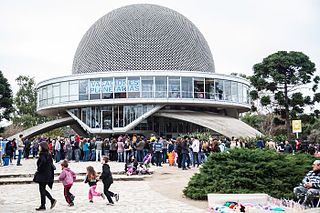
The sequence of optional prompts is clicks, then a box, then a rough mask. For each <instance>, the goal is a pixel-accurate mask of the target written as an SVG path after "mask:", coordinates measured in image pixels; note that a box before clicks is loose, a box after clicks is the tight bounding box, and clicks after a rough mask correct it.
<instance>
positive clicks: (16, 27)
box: [0, 0, 320, 92]
mask: <svg viewBox="0 0 320 213" xmlns="http://www.w3.org/2000/svg"><path fill="white" fill-rule="evenodd" d="M134 3H153V4H158V5H161V6H165V7H169V8H171V9H173V10H176V11H177V12H179V13H181V14H183V15H184V16H186V17H187V18H188V19H190V20H191V21H192V22H193V23H194V24H195V25H196V26H197V27H198V28H199V30H200V31H201V32H202V34H203V35H204V37H205V38H206V40H207V41H208V43H209V46H210V49H211V52H212V55H213V59H214V62H215V67H216V72H217V73H224V74H230V73H232V72H237V73H244V74H248V75H250V74H252V72H253V71H252V66H253V65H254V64H255V63H258V62H261V60H262V59H263V58H264V57H266V56H268V55H269V54H271V53H274V52H276V51H279V50H286V51H302V52H304V53H305V54H307V55H308V56H309V57H310V59H311V60H312V61H313V62H315V63H316V66H317V68H318V70H317V74H320V72H319V69H320V68H319V66H320V45H319V44H320V43H319V41H320V1H317V0H300V1H298V0H264V1H262V0H260V1H257V0H241V1H239V0H223V1H222V0H220V1H216V0H201V1H200V0H157V1H154V0H144V1H142V0H104V1H103V0H51V1H49V0H47V1H45V0H28V1H26V0H20V1H18V0H0V70H2V71H3V73H4V75H5V77H6V78H8V79H9V82H10V84H11V85H12V88H13V90H14V92H16V90H17V86H16V83H15V81H14V79H15V78H16V77H18V76H19V75H21V74H23V75H28V76H31V77H35V80H36V82H39V81H42V80H45V79H48V78H52V77H58V76H63V75H70V74H71V68H72V62H73V56H74V53H75V51H76V49H77V46H78V44H79V42H80V40H81V38H82V36H83V35H84V33H85V32H86V31H87V30H88V29H89V27H90V26H91V25H92V24H93V23H94V22H95V21H96V20H98V19H99V18H100V17H102V16H103V15H105V14H106V13H108V12H110V11H111V10H113V9H116V8H118V7H121V6H125V5H129V4H134Z"/></svg>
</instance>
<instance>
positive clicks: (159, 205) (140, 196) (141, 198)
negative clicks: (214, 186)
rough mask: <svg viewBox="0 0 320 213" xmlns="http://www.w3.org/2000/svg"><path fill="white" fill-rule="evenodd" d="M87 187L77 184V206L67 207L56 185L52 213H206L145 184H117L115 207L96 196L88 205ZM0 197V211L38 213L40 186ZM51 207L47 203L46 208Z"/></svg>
mask: <svg viewBox="0 0 320 213" xmlns="http://www.w3.org/2000/svg"><path fill="white" fill-rule="evenodd" d="M88 188H89V187H88V185H87V184H84V183H75V184H74V186H73V187H72V190H71V192H72V193H73V194H74V195H75V196H76V199H75V206H74V207H68V206H67V203H66V202H65V200H64V197H63V186H62V184H60V183H59V184H54V186H53V190H52V191H50V190H49V191H50V193H51V194H52V196H53V197H54V198H55V199H57V200H58V202H57V205H56V207H55V208H54V209H53V210H51V211H50V212H77V213H79V212H94V213H98V212H106V211H112V212H139V213H140V212H148V213H149V212H172V213H176V212H195V213H196V212H206V211H205V210H203V209H199V208H196V207H193V206H191V205H188V204H186V203H183V202H180V201H177V200H173V199H169V198H167V197H165V196H163V195H161V194H160V193H158V192H155V191H153V190H152V189H151V188H150V186H149V185H148V183H147V182H145V181H139V182H137V181H126V182H122V181H116V182H115V183H114V184H113V185H112V186H111V190H112V191H114V192H119V193H120V200H119V202H117V203H116V204H115V205H114V206H106V202H107V201H106V200H103V199H102V198H100V197H94V199H93V200H94V203H89V202H88V198H87V193H88ZM97 191H102V184H101V183H98V187H97ZM0 195H1V196H0V212H35V210H34V209H35V208H36V207H38V206H39V205H40V195H39V192H38V185H37V184H26V185H4V186H0ZM49 207H50V204H49V201H48V200H47V209H48V208H49Z"/></svg>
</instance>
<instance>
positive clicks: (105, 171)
mask: <svg viewBox="0 0 320 213" xmlns="http://www.w3.org/2000/svg"><path fill="white" fill-rule="evenodd" d="M100 179H102V182H103V183H104V184H111V183H113V178H112V173H111V171H110V166H109V164H106V163H105V164H103V165H102V173H101V176H100Z"/></svg>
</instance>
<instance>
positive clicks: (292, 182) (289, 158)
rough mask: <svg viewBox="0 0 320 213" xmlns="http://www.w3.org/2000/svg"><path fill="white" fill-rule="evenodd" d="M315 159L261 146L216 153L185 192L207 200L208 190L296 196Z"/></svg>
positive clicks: (193, 196) (287, 196) (280, 196)
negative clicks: (297, 187)
mask: <svg viewBox="0 0 320 213" xmlns="http://www.w3.org/2000/svg"><path fill="white" fill-rule="evenodd" d="M314 160H315V158H314V157H312V156H310V155H306V154H298V155H287V154H279V153H276V152H274V151H268V150H260V149H256V150H250V149H233V150H231V151H229V152H223V153H213V154H211V155H210V156H209V157H208V160H207V162H206V163H205V164H204V165H203V167H202V168H201V169H200V173H197V174H195V175H194V176H193V177H192V178H191V179H190V181H189V183H188V185H187V187H186V188H185V189H184V191H183V193H184V194H185V195H186V196H187V197H189V198H192V199H197V200H205V199H207V194H208V193H240V194H241V193H267V194H269V195H271V196H272V197H275V198H290V199H292V198H293V193H292V190H293V188H294V187H295V186H297V185H298V184H299V183H300V182H301V180H302V179H303V177H304V175H305V174H306V173H307V172H308V171H309V170H310V169H311V165H312V162H313V161H314Z"/></svg>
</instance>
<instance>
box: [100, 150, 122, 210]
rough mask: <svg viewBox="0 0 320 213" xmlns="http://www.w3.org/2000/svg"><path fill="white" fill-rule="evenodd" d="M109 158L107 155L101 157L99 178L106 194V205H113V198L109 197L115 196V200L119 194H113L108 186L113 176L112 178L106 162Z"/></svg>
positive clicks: (117, 199)
mask: <svg viewBox="0 0 320 213" xmlns="http://www.w3.org/2000/svg"><path fill="white" fill-rule="evenodd" d="M108 162H109V158H108V157H106V156H105V157H103V160H102V173H101V176H100V179H102V182H103V192H104V194H105V195H106V197H107V199H108V203H107V205H113V204H114V203H113V200H112V198H111V197H115V199H116V201H117V202H118V201H119V194H115V193H113V192H111V191H109V188H110V186H111V184H112V183H113V178H112V173H111V171H110V166H109V164H108Z"/></svg>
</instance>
